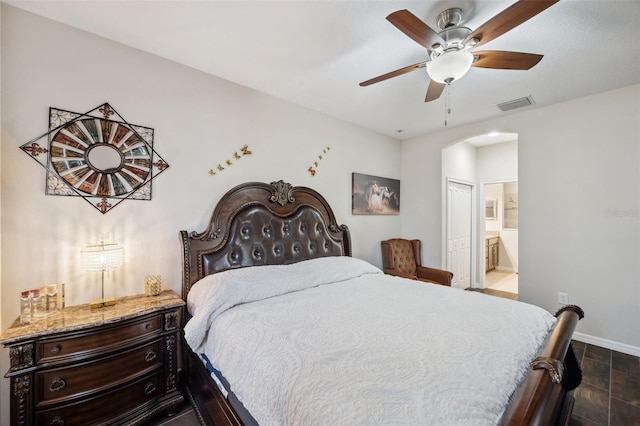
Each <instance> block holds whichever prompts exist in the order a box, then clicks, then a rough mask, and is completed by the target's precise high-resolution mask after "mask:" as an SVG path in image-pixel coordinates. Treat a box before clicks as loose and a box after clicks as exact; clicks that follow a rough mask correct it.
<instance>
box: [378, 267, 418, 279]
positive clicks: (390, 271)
mask: <svg viewBox="0 0 640 426" xmlns="http://www.w3.org/2000/svg"><path fill="white" fill-rule="evenodd" d="M382 272H384V273H385V274H389V275H395V276H396V277H402V278H409V279H410V280H417V279H418V277H416V276H415V275H413V274H408V273H406V272H400V271H398V270H397V269H383V270H382Z"/></svg>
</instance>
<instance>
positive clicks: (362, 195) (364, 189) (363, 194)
mask: <svg viewBox="0 0 640 426" xmlns="http://www.w3.org/2000/svg"><path fill="white" fill-rule="evenodd" d="M351 184H352V186H351V212H352V213H353V214H374V215H394V214H400V181H399V180H398V179H390V178H384V177H379V176H371V175H363V174H360V173H353V174H352V182H351Z"/></svg>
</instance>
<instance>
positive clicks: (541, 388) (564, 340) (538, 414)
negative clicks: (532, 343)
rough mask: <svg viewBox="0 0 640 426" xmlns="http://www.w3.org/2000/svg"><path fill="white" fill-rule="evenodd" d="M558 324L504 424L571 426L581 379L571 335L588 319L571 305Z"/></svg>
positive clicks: (504, 418) (532, 366) (503, 421)
mask: <svg viewBox="0 0 640 426" xmlns="http://www.w3.org/2000/svg"><path fill="white" fill-rule="evenodd" d="M556 317H557V318H558V320H557V324H556V327H555V329H554V330H553V332H552V333H551V335H550V336H549V337H548V338H547V342H546V344H545V347H544V349H543V350H542V351H541V353H540V355H539V356H538V357H537V358H536V359H535V360H533V362H531V371H530V372H529V374H528V375H527V377H526V378H525V380H524V381H523V383H522V384H521V385H520V387H519V388H518V390H517V391H516V393H515V394H514V395H513V401H512V402H513V403H512V404H510V405H509V407H508V408H507V410H506V411H505V413H504V414H503V416H502V419H501V422H500V424H501V425H514V426H515V425H519V426H520V425H545V426H546V425H553V424H567V423H568V421H569V418H567V417H568V416H570V415H571V410H572V408H573V396H572V394H571V393H570V392H571V390H573V389H574V388H575V387H576V386H577V385H578V384H579V383H580V380H581V373H580V369H579V367H578V366H577V365H572V364H574V363H576V362H577V361H576V359H575V356H574V354H573V349H572V348H571V336H572V335H573V331H574V330H575V328H576V325H577V324H578V321H579V320H580V319H582V318H583V317H584V312H583V311H582V309H580V307H578V306H575V305H568V306H564V307H563V308H561V309H560V310H559V311H558V312H557V313H556Z"/></svg>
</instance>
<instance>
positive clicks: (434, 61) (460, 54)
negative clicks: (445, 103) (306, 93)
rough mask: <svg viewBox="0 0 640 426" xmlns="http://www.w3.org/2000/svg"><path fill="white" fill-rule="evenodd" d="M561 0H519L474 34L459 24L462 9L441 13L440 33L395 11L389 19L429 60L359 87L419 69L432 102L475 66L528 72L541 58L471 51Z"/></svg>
mask: <svg viewBox="0 0 640 426" xmlns="http://www.w3.org/2000/svg"><path fill="white" fill-rule="evenodd" d="M558 1H560V0H519V1H517V2H516V3H514V4H512V5H511V6H509V7H508V8H506V9H505V10H503V11H502V12H500V13H498V14H497V15H496V16H494V17H493V18H491V19H489V20H488V21H487V22H485V23H484V24H482V25H481V26H480V27H478V28H477V29H476V30H475V31H471V30H470V29H469V28H467V27H463V26H460V25H459V24H460V23H461V21H462V14H463V11H462V9H459V8H452V9H447V10H445V11H444V12H442V13H440V15H439V16H438V19H437V22H436V23H437V25H438V28H439V29H440V32H439V33H438V32H436V31H434V30H433V29H431V28H430V27H429V26H428V25H427V24H425V23H424V22H422V21H421V20H420V19H419V18H417V17H416V16H415V15H414V14H412V13H411V12H409V11H408V10H406V9H405V10H398V11H397V12H393V13H392V14H390V15H389V16H387V20H388V21H389V22H391V23H392V24H393V25H394V26H395V27H396V28H398V29H399V30H400V31H402V32H403V33H405V34H406V35H407V36H408V37H410V38H411V39H412V40H413V41H415V42H416V43H418V44H419V45H421V46H423V47H425V48H426V49H427V50H428V51H429V59H427V60H426V61H423V62H419V63H417V64H414V65H409V66H407V67H404V68H400V69H398V70H395V71H392V72H389V73H386V74H383V75H381V76H378V77H375V78H372V79H370V80H367V81H363V82H362V83H360V86H368V85H370V84H374V83H378V82H381V81H384V80H387V79H389V78H392V77H397V76H399V75H403V74H406V73H408V72H411V71H414V70H417V69H419V68H426V69H427V74H428V75H429V77H430V78H431V82H430V83H429V88H428V90H427V96H426V98H425V102H430V101H433V100H435V99H438V98H439V97H440V95H441V94H442V91H443V90H444V88H445V87H446V86H447V85H448V84H451V83H452V82H453V81H455V80H458V79H460V78H461V77H462V76H464V75H465V74H466V73H467V71H469V68H470V67H472V66H473V67H479V68H495V69H508V70H528V69H530V68H531V67H533V66H534V65H536V64H537V63H538V62H540V60H541V59H542V55H536V54H533V53H521V52H508V51H498V50H485V51H480V52H471V49H473V48H476V47H478V46H480V45H482V44H484V43H487V42H488V41H491V40H493V39H495V38H497V37H500V36H501V35H503V34H504V33H506V32H508V31H510V30H512V29H514V28H515V27H517V26H518V25H520V24H522V23H523V22H525V21H527V20H529V19H531V18H533V17H534V16H536V15H537V14H539V13H540V12H542V11H544V10H545V9H547V8H549V7H551V6H553V5H554V4H555V3H557V2H558Z"/></svg>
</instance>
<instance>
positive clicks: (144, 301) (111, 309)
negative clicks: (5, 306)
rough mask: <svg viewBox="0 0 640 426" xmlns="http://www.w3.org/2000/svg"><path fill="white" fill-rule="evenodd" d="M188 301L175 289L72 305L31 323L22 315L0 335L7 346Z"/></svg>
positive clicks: (131, 316) (0, 340)
mask: <svg viewBox="0 0 640 426" xmlns="http://www.w3.org/2000/svg"><path fill="white" fill-rule="evenodd" d="M184 304H185V303H184V300H182V299H181V298H180V296H178V295H177V294H176V293H175V292H174V291H172V290H165V291H163V292H161V293H160V294H159V295H157V296H144V295H136V296H126V297H122V298H119V299H116V304H115V305H113V306H107V307H105V308H94V309H91V305H90V304H88V303H87V304H84V305H75V306H69V307H66V308H64V309H58V310H56V311H53V312H51V313H49V315H47V316H46V317H43V318H39V319H34V320H33V321H32V322H31V323H30V324H20V318H18V319H16V320H15V321H14V322H13V324H11V326H10V327H9V328H8V329H7V330H5V332H4V333H2V336H0V343H3V344H5V345H8V344H11V343H14V342H17V341H23V340H28V339H33V338H36V337H42V336H46V335H48V334H54V333H59V332H67V331H74V330H82V329H84V328H89V327H93V326H96V325H102V324H109V323H113V322H118V321H122V320H125V319H129V318H136V317H140V316H143V315H146V314H148V313H151V312H155V311H158V310H160V309H167V308H174V307H178V306H183V305H184Z"/></svg>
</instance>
